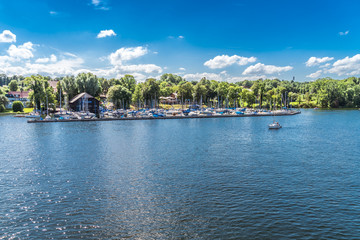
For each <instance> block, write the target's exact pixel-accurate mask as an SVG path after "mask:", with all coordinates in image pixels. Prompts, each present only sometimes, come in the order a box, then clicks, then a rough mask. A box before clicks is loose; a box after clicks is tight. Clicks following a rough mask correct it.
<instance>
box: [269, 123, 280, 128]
mask: <svg viewBox="0 0 360 240" xmlns="http://www.w3.org/2000/svg"><path fill="white" fill-rule="evenodd" d="M280 128H281V125H280V124H276V123H272V124H269V129H280Z"/></svg>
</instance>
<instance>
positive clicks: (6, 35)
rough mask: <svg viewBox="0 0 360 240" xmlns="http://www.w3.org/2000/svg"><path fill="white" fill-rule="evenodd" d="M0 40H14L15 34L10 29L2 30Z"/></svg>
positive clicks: (8, 41)
mask: <svg viewBox="0 0 360 240" xmlns="http://www.w3.org/2000/svg"><path fill="white" fill-rule="evenodd" d="M0 42H7V43H11V42H16V35H15V34H13V33H12V32H11V31H10V30H4V31H3V32H2V33H1V34H0Z"/></svg>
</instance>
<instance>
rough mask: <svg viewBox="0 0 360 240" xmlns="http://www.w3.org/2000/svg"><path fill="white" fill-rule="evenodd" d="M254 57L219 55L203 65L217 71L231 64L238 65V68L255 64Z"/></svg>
mask: <svg viewBox="0 0 360 240" xmlns="http://www.w3.org/2000/svg"><path fill="white" fill-rule="evenodd" d="M255 61H256V58H255V57H250V58H247V57H242V56H238V55H233V56H229V55H219V56H216V57H214V58H213V59H210V60H208V61H206V62H205V63H204V66H207V67H209V68H211V69H218V68H224V67H228V66H231V65H233V64H238V65H240V66H243V65H246V64H248V63H252V62H255Z"/></svg>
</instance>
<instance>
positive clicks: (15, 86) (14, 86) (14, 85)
mask: <svg viewBox="0 0 360 240" xmlns="http://www.w3.org/2000/svg"><path fill="white" fill-rule="evenodd" d="M9 88H10V91H17V89H18V82H17V81H16V80H11V82H10V83H9Z"/></svg>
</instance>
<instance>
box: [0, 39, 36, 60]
mask: <svg viewBox="0 0 360 240" xmlns="http://www.w3.org/2000/svg"><path fill="white" fill-rule="evenodd" d="M33 46H34V45H33V44H32V43H31V42H26V43H24V44H23V45H19V46H18V47H17V46H15V45H14V44H12V45H11V46H10V47H9V49H8V50H7V53H8V54H9V56H10V57H11V58H12V59H13V60H21V59H29V58H32V57H34V54H33V52H32V51H33V50H34V49H33Z"/></svg>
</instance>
